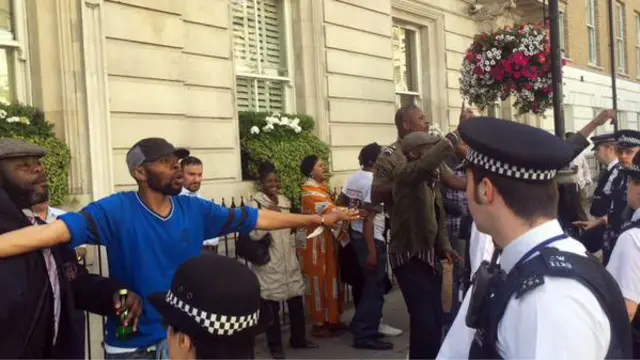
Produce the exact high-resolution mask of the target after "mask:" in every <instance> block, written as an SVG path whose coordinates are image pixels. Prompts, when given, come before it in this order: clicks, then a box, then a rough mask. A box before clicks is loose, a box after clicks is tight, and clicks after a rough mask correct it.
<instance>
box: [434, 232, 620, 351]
mask: <svg viewBox="0 0 640 360" xmlns="http://www.w3.org/2000/svg"><path fill="white" fill-rule="evenodd" d="M562 233H563V231H562V228H561V226H560V224H559V223H558V221H556V220H553V221H549V222H547V223H545V224H542V225H540V226H538V227H536V228H534V229H532V230H530V231H529V232H527V233H525V234H524V235H522V236H520V237H519V238H518V239H515V240H514V241H513V242H512V243H511V244H509V245H508V246H507V247H506V248H505V249H504V251H503V252H502V256H501V258H500V260H501V266H502V269H503V270H504V271H506V272H509V271H510V270H511V269H512V267H513V266H514V265H515V264H516V262H517V261H518V260H519V259H520V258H521V257H522V256H524V255H525V254H526V253H527V251H529V250H530V249H532V248H534V247H535V246H536V245H538V244H540V243H542V242H543V241H545V240H547V239H549V238H552V237H554V236H557V235H559V234H562ZM549 246H552V247H555V248H558V249H560V250H562V251H568V252H572V253H576V254H580V255H583V254H584V255H585V256H586V251H587V250H586V249H585V247H584V246H583V245H582V244H580V243H579V242H578V241H576V240H574V239H571V238H567V239H564V240H559V241H556V242H554V243H552V244H550V245H549ZM544 280H545V283H544V285H542V286H540V287H539V288H537V289H535V290H532V291H531V292H530V293H528V294H526V295H525V296H523V297H521V298H519V299H515V298H512V299H511V301H509V304H508V305H507V309H506V311H505V313H504V316H503V317H502V320H501V321H500V324H499V326H498V343H497V348H498V352H499V354H500V355H501V356H502V358H504V359H545V360H546V359H572V360H573V359H581V360H583V359H584V360H587V359H594V360H596V359H598V360H601V359H604V358H605V356H606V354H607V351H608V350H609V342H610V340H611V328H610V324H609V319H608V318H607V315H606V314H605V312H604V310H603V309H602V308H601V307H600V304H599V303H598V300H597V299H596V297H595V296H594V295H593V294H592V293H591V291H589V289H587V288H586V287H585V286H584V285H582V284H580V283H579V282H578V281H576V280H572V279H566V278H556V277H545V279H544ZM470 294H471V292H469V293H468V294H467V298H465V301H464V302H463V305H462V307H461V309H460V312H459V313H458V316H457V317H456V320H455V321H454V324H453V326H452V329H451V331H450V335H447V339H446V340H445V343H447V342H453V344H451V343H450V344H445V345H447V346H444V345H443V347H442V349H441V350H440V353H439V354H438V359H463V358H468V355H469V349H470V347H471V341H470V340H472V339H469V336H468V334H469V331H468V330H465V329H468V328H466V325H465V322H464V318H465V317H466V313H467V310H468V308H469V304H468V301H469V299H468V297H469V296H470ZM461 326H463V327H464V328H462V329H460V327H461ZM456 334H458V336H460V338H455V337H456ZM453 345H457V346H458V347H459V348H460V349H458V350H457V351H453V349H452V347H453Z"/></svg>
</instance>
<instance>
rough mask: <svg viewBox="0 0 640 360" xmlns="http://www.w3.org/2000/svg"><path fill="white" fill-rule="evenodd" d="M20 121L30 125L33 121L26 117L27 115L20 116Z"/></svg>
mask: <svg viewBox="0 0 640 360" xmlns="http://www.w3.org/2000/svg"><path fill="white" fill-rule="evenodd" d="M20 122H21V123H23V124H25V125H29V124H31V121H29V119H28V118H26V117H21V118H20Z"/></svg>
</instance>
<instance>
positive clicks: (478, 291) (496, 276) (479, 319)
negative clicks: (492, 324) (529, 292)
mask: <svg viewBox="0 0 640 360" xmlns="http://www.w3.org/2000/svg"><path fill="white" fill-rule="evenodd" d="M499 257H500V251H498V250H495V251H494V252H493V256H492V257H491V262H489V261H486V260H485V261H483V262H482V264H480V267H479V268H478V270H477V271H476V272H475V274H473V279H472V280H471V283H472V285H473V290H472V292H471V299H470V300H469V310H468V311H467V316H466V318H465V322H466V324H467V326H468V327H470V328H472V329H482V328H484V327H485V326H486V324H488V316H489V303H490V301H491V299H492V297H493V294H495V292H496V290H497V289H498V287H499V286H500V284H502V283H503V282H504V281H505V279H506V274H505V272H504V271H503V270H502V269H500V265H498V258H499Z"/></svg>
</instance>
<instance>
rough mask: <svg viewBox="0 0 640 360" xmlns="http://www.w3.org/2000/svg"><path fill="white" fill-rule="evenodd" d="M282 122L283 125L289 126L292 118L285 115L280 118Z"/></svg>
mask: <svg viewBox="0 0 640 360" xmlns="http://www.w3.org/2000/svg"><path fill="white" fill-rule="evenodd" d="M280 124H281V125H287V126H288V125H291V120H290V119H289V118H288V117H286V116H283V117H281V118H280Z"/></svg>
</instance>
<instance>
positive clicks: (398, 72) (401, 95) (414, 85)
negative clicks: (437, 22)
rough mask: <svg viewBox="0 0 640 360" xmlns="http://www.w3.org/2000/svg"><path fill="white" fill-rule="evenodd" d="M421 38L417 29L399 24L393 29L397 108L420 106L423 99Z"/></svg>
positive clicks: (394, 79)
mask: <svg viewBox="0 0 640 360" xmlns="http://www.w3.org/2000/svg"><path fill="white" fill-rule="evenodd" d="M419 36H420V33H419V31H418V29H417V28H414V27H411V26H408V25H398V24H394V25H393V27H392V39H391V41H392V46H393V48H392V49H393V52H392V56H393V81H394V84H395V87H396V106H397V107H401V106H405V105H410V104H414V105H418V104H419V101H420V99H421V93H420V88H421V86H420V73H421V72H420V56H419V54H420V41H419Z"/></svg>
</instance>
